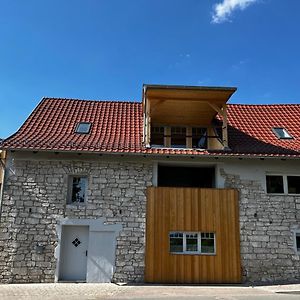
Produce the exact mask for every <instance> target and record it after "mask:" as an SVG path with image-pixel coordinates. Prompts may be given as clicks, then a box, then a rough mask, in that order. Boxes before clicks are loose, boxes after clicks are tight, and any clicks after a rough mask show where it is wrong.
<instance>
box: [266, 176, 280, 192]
mask: <svg viewBox="0 0 300 300" xmlns="http://www.w3.org/2000/svg"><path fill="white" fill-rule="evenodd" d="M266 180H267V193H272V194H283V193H284V187H283V176H280V175H272V176H271V175H267V176H266Z"/></svg>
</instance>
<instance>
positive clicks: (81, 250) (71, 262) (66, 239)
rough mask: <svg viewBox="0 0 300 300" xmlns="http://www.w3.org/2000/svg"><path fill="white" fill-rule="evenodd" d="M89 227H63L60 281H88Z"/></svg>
mask: <svg viewBox="0 0 300 300" xmlns="http://www.w3.org/2000/svg"><path fill="white" fill-rule="evenodd" d="M88 243H89V226H62V235H61V253H60V257H61V259H60V272H59V273H60V274H59V280H60V281H77V282H78V281H83V282H85V281H86V273H87V256H88Z"/></svg>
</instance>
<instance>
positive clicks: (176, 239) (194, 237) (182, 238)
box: [169, 232, 216, 255]
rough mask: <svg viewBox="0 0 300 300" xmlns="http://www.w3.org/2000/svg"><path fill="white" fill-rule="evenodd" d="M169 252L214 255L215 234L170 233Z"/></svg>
mask: <svg viewBox="0 0 300 300" xmlns="http://www.w3.org/2000/svg"><path fill="white" fill-rule="evenodd" d="M169 239H170V252H171V253H174V254H210V255H213V254H215V253H216V247H215V233H213V232H171V233H170V234H169Z"/></svg>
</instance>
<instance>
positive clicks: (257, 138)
mask: <svg viewBox="0 0 300 300" xmlns="http://www.w3.org/2000/svg"><path fill="white" fill-rule="evenodd" d="M299 120H300V105H299V104H290V105H244V104H229V105H228V136H229V138H228V140H229V147H230V148H231V151H226V152H224V151H207V150H205V151H199V150H195V149H193V150H191V149H166V148H164V149H148V148H145V147H143V145H142V133H143V130H142V129H143V116H142V104H141V103H139V102H129V101H87V100H77V99H61V98H44V99H43V100H42V101H41V102H40V104H39V105H38V106H37V107H36V109H35V110H34V111H33V112H32V114H31V115H30V116H29V118H28V119H27V120H26V121H25V123H24V124H23V125H22V126H21V128H20V129H19V130H18V131H17V132H16V133H15V134H14V135H12V136H11V137H9V138H7V139H6V140H4V142H3V144H2V148H3V149H24V150H50V151H85V152H114V153H115V152H121V153H145V154H166V155H179V154H182V155H227V156H228V155H229V156H232V155H269V156H291V157H298V156H299V157H300V124H299ZM79 122H91V123H92V127H91V131H90V133H89V134H78V133H75V128H76V125H77V124H78V123H79ZM272 127H284V128H285V129H287V130H288V132H289V133H290V134H291V135H292V136H293V137H294V139H289V140H280V139H278V138H277V137H276V136H275V134H274V133H273V131H272Z"/></svg>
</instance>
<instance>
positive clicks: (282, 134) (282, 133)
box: [272, 127, 293, 139]
mask: <svg viewBox="0 0 300 300" xmlns="http://www.w3.org/2000/svg"><path fill="white" fill-rule="evenodd" d="M272 130H273V132H274V133H275V135H276V136H277V137H278V138H279V139H293V137H292V136H291V135H290V134H289V133H288V131H287V130H286V129H285V128H283V127H273V128H272Z"/></svg>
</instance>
